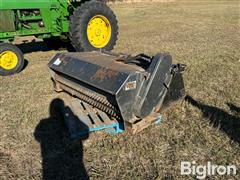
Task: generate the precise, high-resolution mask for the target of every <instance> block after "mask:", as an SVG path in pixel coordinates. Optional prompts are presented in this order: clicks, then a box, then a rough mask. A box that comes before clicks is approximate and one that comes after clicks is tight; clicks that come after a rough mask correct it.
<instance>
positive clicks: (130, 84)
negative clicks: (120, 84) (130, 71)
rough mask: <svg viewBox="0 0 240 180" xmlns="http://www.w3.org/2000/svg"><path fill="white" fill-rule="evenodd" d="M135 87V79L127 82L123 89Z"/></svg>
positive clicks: (127, 89)
mask: <svg viewBox="0 0 240 180" xmlns="http://www.w3.org/2000/svg"><path fill="white" fill-rule="evenodd" d="M136 88H137V81H131V82H127V83H126V86H125V91H129V90H132V89H136Z"/></svg>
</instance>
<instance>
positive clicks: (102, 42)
mask: <svg viewBox="0 0 240 180" xmlns="http://www.w3.org/2000/svg"><path fill="white" fill-rule="evenodd" d="M111 33H112V27H111V24H110V22H109V20H108V19H107V18H106V17H105V16H102V15H96V16H94V17H93V18H92V19H91V20H90V21H89V23H88V27H87V37H88V40H89V42H90V44H91V45H92V46H93V47H95V48H103V47H105V46H106V45H107V44H108V42H109V40H110V38H111Z"/></svg>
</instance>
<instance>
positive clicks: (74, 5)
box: [0, 0, 118, 75]
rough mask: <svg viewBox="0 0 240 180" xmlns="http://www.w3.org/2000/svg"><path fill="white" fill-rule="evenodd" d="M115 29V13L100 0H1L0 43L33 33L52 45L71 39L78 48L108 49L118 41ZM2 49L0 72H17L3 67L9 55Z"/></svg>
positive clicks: (91, 49)
mask: <svg viewBox="0 0 240 180" xmlns="http://www.w3.org/2000/svg"><path fill="white" fill-rule="evenodd" d="M117 31H118V27H117V20H116V16H115V15H114V13H113V12H112V11H111V9H110V8H109V7H108V6H107V5H106V4H105V3H104V2H101V1H97V0H90V1H84V2H83V1H81V0H21V1H20V0H0V42H2V45H1V46H3V43H4V46H5V45H6V42H12V41H13V40H14V38H15V37H18V36H35V37H36V38H40V39H43V40H44V41H45V42H46V43H47V44H51V45H52V44H54V42H56V43H55V44H58V45H59V41H62V40H63V41H64V42H66V41H67V40H70V42H71V44H72V46H73V47H74V48H75V49H76V50H77V51H93V50H98V49H103V50H106V51H110V50H112V49H113V47H114V45H115V43H116V41H117V34H118V32H117ZM58 40H59V41H58ZM7 45H8V44H7ZM1 46H0V47H1ZM5 49H6V48H5ZM0 50H1V49H0ZM10 51H11V49H10ZM5 52H6V50H5ZM5 52H2V51H0V75H10V74H13V73H16V72H17V71H16V70H13V71H12V70H11V72H10V70H9V68H8V67H7V66H6V68H4V66H5V65H7V64H9V63H8V62H7V61H6V60H8V59H9V62H10V59H11V58H10V57H11V56H10V54H7V55H6V53H5ZM3 53H5V54H3ZM12 58H13V59H14V57H12ZM3 61H4V62H3ZM4 64H5V65H4ZM10 69H11V68H10ZM6 70H7V72H5V71H6ZM3 71H4V72H3ZM18 71H19V68H18Z"/></svg>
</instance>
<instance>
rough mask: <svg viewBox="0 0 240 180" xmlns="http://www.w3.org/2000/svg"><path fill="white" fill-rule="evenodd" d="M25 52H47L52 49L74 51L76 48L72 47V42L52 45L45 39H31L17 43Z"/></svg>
mask: <svg viewBox="0 0 240 180" xmlns="http://www.w3.org/2000/svg"><path fill="white" fill-rule="evenodd" d="M16 46H17V47H18V48H19V49H20V50H21V51H22V52H23V53H24V54H26V53H32V52H47V51H51V50H55V51H57V50H67V51H69V52H74V51H75V50H74V48H73V47H72V45H71V43H70V42H69V43H67V42H59V43H55V44H52V45H47V44H46V43H45V42H43V41H35V40H33V41H31V42H25V43H22V44H17V45H16Z"/></svg>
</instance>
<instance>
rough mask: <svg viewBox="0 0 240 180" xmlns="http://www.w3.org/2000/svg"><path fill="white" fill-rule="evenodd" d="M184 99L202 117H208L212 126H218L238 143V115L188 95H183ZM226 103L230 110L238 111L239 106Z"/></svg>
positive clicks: (239, 123)
mask: <svg viewBox="0 0 240 180" xmlns="http://www.w3.org/2000/svg"><path fill="white" fill-rule="evenodd" d="M185 100H186V101H187V102H189V103H190V104H192V105H193V106H195V107H197V108H198V109H199V110H201V111H202V115H203V117H205V118H208V119H209V121H210V124H212V125H213V127H215V128H218V127H219V128H220V130H221V131H223V132H224V133H226V134H227V135H228V136H229V137H230V138H231V140H233V141H235V142H237V143H238V144H240V117H238V116H237V115H232V114H229V113H227V112H226V111H224V110H222V109H220V108H218V107H214V106H208V105H206V104H203V103H201V102H198V101H196V100H194V99H193V98H192V97H191V96H188V95H187V96H186V97H185ZM227 105H228V106H229V108H230V110H231V111H234V112H240V108H239V107H236V106H235V105H233V104H230V103H227Z"/></svg>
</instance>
